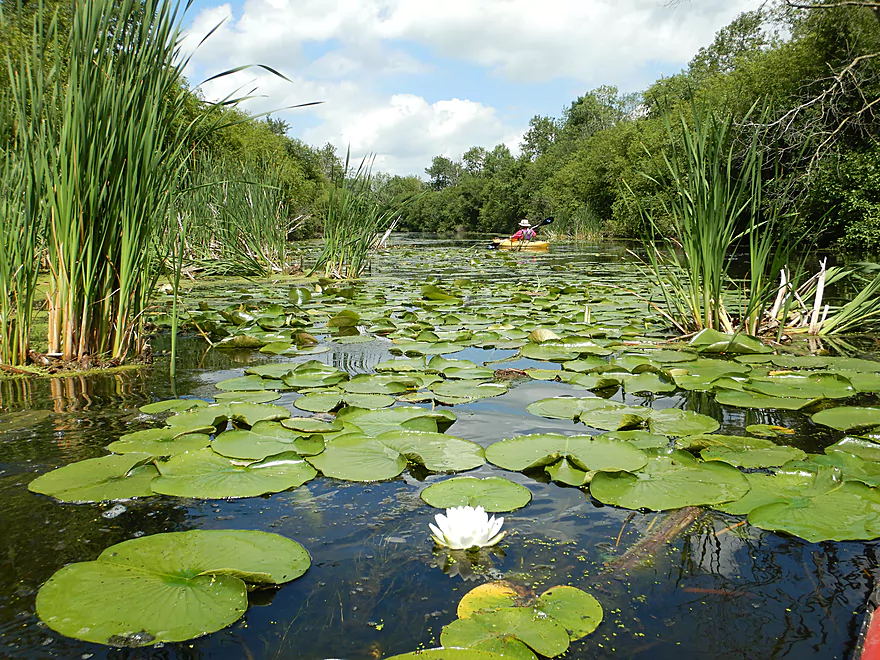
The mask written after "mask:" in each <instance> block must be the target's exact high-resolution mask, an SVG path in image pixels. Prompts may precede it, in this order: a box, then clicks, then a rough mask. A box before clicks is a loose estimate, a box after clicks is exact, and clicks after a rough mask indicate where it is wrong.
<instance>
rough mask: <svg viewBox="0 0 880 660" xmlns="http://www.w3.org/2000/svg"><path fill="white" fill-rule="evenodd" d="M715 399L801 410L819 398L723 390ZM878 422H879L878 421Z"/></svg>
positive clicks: (746, 405)
mask: <svg viewBox="0 0 880 660" xmlns="http://www.w3.org/2000/svg"><path fill="white" fill-rule="evenodd" d="M715 400H716V401H717V402H718V403H721V404H724V405H725V406H736V407H737V408H756V409H779V410H802V409H804V408H809V407H810V406H812V405H814V404H816V403H818V402H819V401H821V399H794V398H786V397H778V396H767V395H766V394H756V393H754V392H737V391H735V390H725V391H723V392H718V394H716V395H715ZM878 424H880V422H878Z"/></svg>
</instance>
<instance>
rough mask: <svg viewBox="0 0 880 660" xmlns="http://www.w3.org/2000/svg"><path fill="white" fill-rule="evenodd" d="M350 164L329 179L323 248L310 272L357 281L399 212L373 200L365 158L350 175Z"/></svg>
mask: <svg viewBox="0 0 880 660" xmlns="http://www.w3.org/2000/svg"><path fill="white" fill-rule="evenodd" d="M349 162H350V154H348V155H346V158H345V166H344V168H343V169H341V170H337V171H336V172H334V173H333V176H332V177H331V186H330V194H329V199H328V200H327V206H326V209H325V211H324V223H323V227H324V244H323V246H322V248H321V252H320V253H319V255H318V258H317V261H316V262H315V265H314V266H313V268H312V270H311V273H315V272H318V271H322V272H323V273H324V274H325V275H326V276H327V277H334V278H337V279H345V278H355V277H359V276H360V275H361V274H362V273H363V272H364V271H365V270H366V269H367V267H368V265H369V262H370V255H371V252H372V251H373V248H374V247H375V245H376V244H377V242H378V240H379V235H380V234H381V233H383V232H385V231H386V230H387V229H388V228H389V227H390V226H391V224H392V222H393V221H394V218H395V216H396V215H397V213H398V212H399V210H400V208H401V203H397V202H395V203H386V204H383V203H381V202H380V201H379V200H378V199H377V198H376V196H375V194H374V193H373V191H372V186H371V183H372V173H371V168H370V164H369V163H368V162H367V159H366V158H365V159H364V160H362V161H361V163H360V165H359V166H358V167H357V169H356V170H354V172H353V173H352V172H351V171H350V169H349Z"/></svg>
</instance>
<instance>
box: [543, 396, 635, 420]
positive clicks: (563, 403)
mask: <svg viewBox="0 0 880 660" xmlns="http://www.w3.org/2000/svg"><path fill="white" fill-rule="evenodd" d="M622 405H623V404H620V403H617V402H616V401H608V400H607V399H600V398H599V397H587V398H576V397H571V396H554V397H550V398H549V399H541V400H539V401H535V402H534V403H530V404H529V405H528V406H526V410H528V411H529V412H530V413H532V414H533V415H538V416H539V417H547V418H549V419H577V418H578V417H579V416H580V414H581V413H582V412H587V411H590V410H596V409H600V408H619V407H620V406H622Z"/></svg>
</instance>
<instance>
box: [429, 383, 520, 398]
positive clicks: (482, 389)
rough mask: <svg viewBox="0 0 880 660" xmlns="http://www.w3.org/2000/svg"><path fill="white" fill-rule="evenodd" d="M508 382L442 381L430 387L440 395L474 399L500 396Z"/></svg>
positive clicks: (504, 391)
mask: <svg viewBox="0 0 880 660" xmlns="http://www.w3.org/2000/svg"><path fill="white" fill-rule="evenodd" d="M508 387H509V386H508V384H507V383H486V382H482V381H473V380H456V381H449V380H446V381H442V382H439V383H434V384H433V385H431V386H430V387H429V388H428V389H429V390H430V391H431V392H433V393H434V394H436V395H437V396H438V397H452V398H456V399H463V400H467V401H472V400H476V399H486V398H490V397H493V396H500V395H501V394H504V393H506V392H507V390H508Z"/></svg>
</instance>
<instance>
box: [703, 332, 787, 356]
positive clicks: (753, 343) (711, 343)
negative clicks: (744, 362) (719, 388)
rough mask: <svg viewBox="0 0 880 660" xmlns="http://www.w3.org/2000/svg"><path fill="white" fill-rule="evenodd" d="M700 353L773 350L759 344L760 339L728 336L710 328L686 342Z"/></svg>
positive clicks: (748, 352) (745, 352)
mask: <svg viewBox="0 0 880 660" xmlns="http://www.w3.org/2000/svg"><path fill="white" fill-rule="evenodd" d="M688 343H689V345H690V346H691V347H692V348H695V349H697V350H698V351H699V352H700V353H739V354H750V353H772V352H773V349H772V348H770V347H769V346H766V345H765V344H763V343H761V340H760V339H756V338H755V337H749V336H748V335H742V334H737V335H730V334H725V333H723V332H718V331H717V330H712V329H711V328H706V329H705V330H701V331H700V332H698V333H697V334H696V335H695V336H694V338H693V339H691V340H690V342H688Z"/></svg>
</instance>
